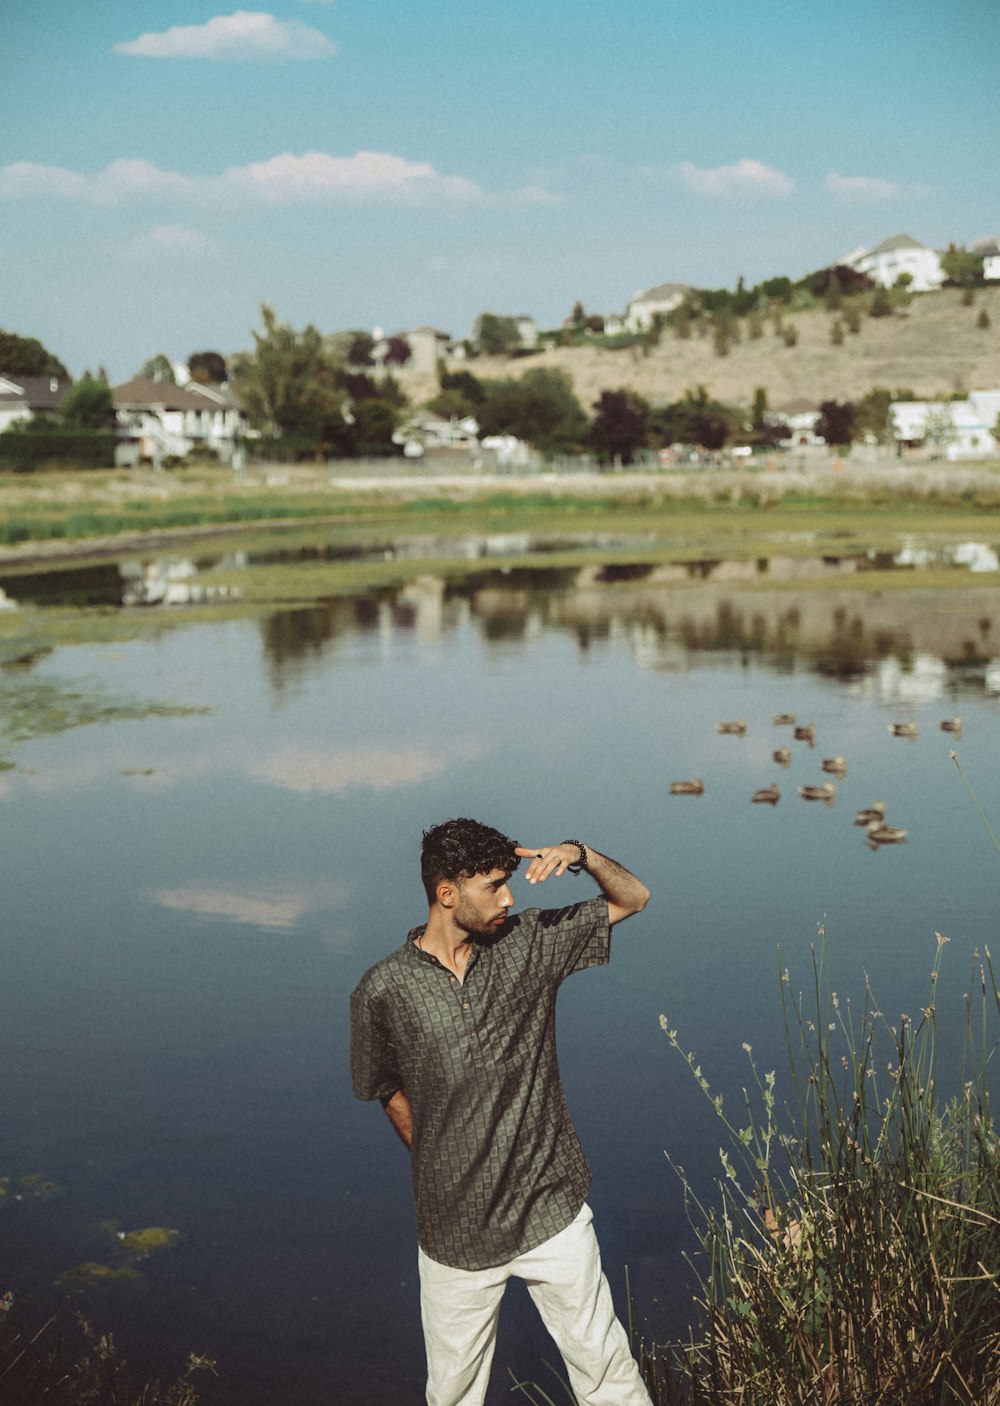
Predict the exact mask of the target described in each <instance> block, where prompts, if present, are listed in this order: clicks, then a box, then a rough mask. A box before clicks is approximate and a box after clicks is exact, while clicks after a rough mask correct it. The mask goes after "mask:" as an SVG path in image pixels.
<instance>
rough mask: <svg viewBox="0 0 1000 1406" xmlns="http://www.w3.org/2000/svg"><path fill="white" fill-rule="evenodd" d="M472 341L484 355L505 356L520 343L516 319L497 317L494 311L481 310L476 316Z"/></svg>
mask: <svg viewBox="0 0 1000 1406" xmlns="http://www.w3.org/2000/svg"><path fill="white" fill-rule="evenodd" d="M473 341H474V342H475V343H476V345H477V347H478V348H479V350H480V351H481V352H484V353H485V355H486V356H505V355H506V354H507V353H508V352H512V351H516V350H517V348H518V347H519V346H520V345H521V336H520V333H519V332H518V330H517V320H516V319H515V318H513V317H498V316H497V314H496V313H495V312H483V313H480V314H479V316H478V317H477V318H476V326H475V330H474V332H473Z"/></svg>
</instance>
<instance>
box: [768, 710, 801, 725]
mask: <svg viewBox="0 0 1000 1406" xmlns="http://www.w3.org/2000/svg"><path fill="white" fill-rule="evenodd" d="M771 721H772V722H773V723H774V725H775V727H792V726H794V723H795V714H794V713H775V715H774V717H773V718H772V719H771Z"/></svg>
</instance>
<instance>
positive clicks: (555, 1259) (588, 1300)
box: [418, 1204, 650, 1406]
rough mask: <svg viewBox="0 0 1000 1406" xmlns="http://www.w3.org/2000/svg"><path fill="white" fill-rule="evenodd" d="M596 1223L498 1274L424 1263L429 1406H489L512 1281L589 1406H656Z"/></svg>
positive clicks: (587, 1222)
mask: <svg viewBox="0 0 1000 1406" xmlns="http://www.w3.org/2000/svg"><path fill="white" fill-rule="evenodd" d="M592 1222H593V1213H592V1212H591V1209H590V1207H589V1206H587V1205H586V1204H585V1205H584V1206H583V1208H582V1209H581V1211H580V1214H579V1215H578V1216H577V1218H576V1220H575V1221H574V1222H573V1223H572V1225H568V1226H567V1227H566V1229H565V1230H562V1231H560V1232H559V1234H558V1235H554V1236H553V1237H552V1239H551V1240H546V1241H545V1243H544V1244H542V1245H539V1246H538V1248H537V1249H535V1250H529V1251H528V1252H527V1254H523V1255H518V1257H517V1259H514V1260H511V1262H510V1263H509V1264H503V1265H498V1266H497V1268H496V1269H473V1270H468V1269H450V1268H449V1267H448V1266H447V1265H443V1264H438V1263H437V1261H436V1260H432V1259H431V1258H430V1257H429V1256H428V1255H425V1254H424V1252H423V1250H420V1251H419V1253H418V1259H419V1263H420V1311H421V1315H422V1317H423V1324H424V1342H425V1345H426V1348H427V1403H428V1406H482V1403H483V1400H484V1399H485V1396H486V1387H487V1384H488V1382H489V1377H490V1367H491V1365H492V1362H493V1349H494V1346H495V1344H496V1335H497V1322H498V1320H499V1317H500V1300H501V1299H502V1298H503V1292H504V1289H505V1288H506V1287H507V1280H508V1279H510V1278H511V1277H512V1276H513V1277H514V1278H517V1279H523V1280H524V1281H525V1284H526V1285H527V1287H528V1293H529V1294H530V1295H531V1297H532V1299H533V1300H534V1302H535V1306H536V1308H537V1309H538V1312H539V1313H540V1315H541V1318H542V1322H543V1323H544V1324H545V1326H546V1328H547V1329H548V1330H549V1332H550V1333H551V1334H552V1337H553V1338H554V1340H555V1344H556V1346H557V1347H558V1349H559V1351H560V1353H561V1354H562V1357H563V1361H564V1362H565V1364H566V1369H567V1372H568V1374H569V1380H570V1385H571V1386H572V1388H573V1391H574V1392H575V1393H576V1398H577V1401H578V1402H580V1403H581V1406H650V1400H649V1393H648V1392H647V1391H646V1388H645V1386H644V1385H643V1382H642V1378H641V1376H640V1375H639V1369H638V1367H637V1366H636V1364H635V1360H634V1359H633V1357H632V1354H631V1352H630V1351H629V1345H628V1336H627V1334H626V1332H625V1329H624V1328H623V1327H622V1325H621V1324H620V1323H619V1321H618V1319H617V1318H616V1317H615V1311H614V1307H613V1305H612V1302H611V1290H610V1288H609V1287H608V1281H607V1279H606V1278H605V1276H604V1274H603V1272H602V1270H601V1253H600V1250H599V1249H598V1246H597V1237H596V1235H595V1234H594V1227H593V1224H592Z"/></svg>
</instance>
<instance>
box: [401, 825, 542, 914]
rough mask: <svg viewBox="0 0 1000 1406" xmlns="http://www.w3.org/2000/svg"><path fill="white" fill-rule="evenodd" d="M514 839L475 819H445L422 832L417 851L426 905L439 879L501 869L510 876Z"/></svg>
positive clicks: (513, 864) (514, 858) (514, 859)
mask: <svg viewBox="0 0 1000 1406" xmlns="http://www.w3.org/2000/svg"><path fill="white" fill-rule="evenodd" d="M515 847H516V846H515V842H514V840H511V839H508V837H507V836H506V835H502V834H501V833H500V831H499V830H494V829H493V827H492V826H491V825H483V824H482V823H481V822H480V821H478V820H467V819H458V820H445V821H442V823H441V824H440V825H434V826H433V827H432V828H431V829H430V830H425V831H424V838H423V844H422V845H421V848H420V876H421V878H422V879H423V881H424V890H425V892H426V894H427V902H428V903H433V902H434V901H435V892H436V889H437V886H438V884H439V883H440V882H441V880H442V879H463V878H465V879H469V878H471V877H472V876H473V874H490V873H492V872H493V870H494V869H502V870H503V871H504V873H505V874H507V875H508V876H510V875H511V874H513V872H514V870H515V869H516V868H517V866H518V865H519V864H520V862H521V860H520V857H519V856H518V855H516V854H515V853H514V850H515Z"/></svg>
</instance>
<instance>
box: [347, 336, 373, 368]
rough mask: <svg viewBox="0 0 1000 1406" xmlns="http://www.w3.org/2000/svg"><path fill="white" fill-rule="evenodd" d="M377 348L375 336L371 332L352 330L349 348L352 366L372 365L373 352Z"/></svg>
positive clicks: (349, 362) (349, 361) (349, 359)
mask: <svg viewBox="0 0 1000 1406" xmlns="http://www.w3.org/2000/svg"><path fill="white" fill-rule="evenodd" d="M374 350H375V338H374V337H373V336H372V335H371V333H370V332H352V334H351V341H350V344H349V346H348V348H347V361H348V364H349V365H351V366H371V365H373V357H372V352H373V351H374Z"/></svg>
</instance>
